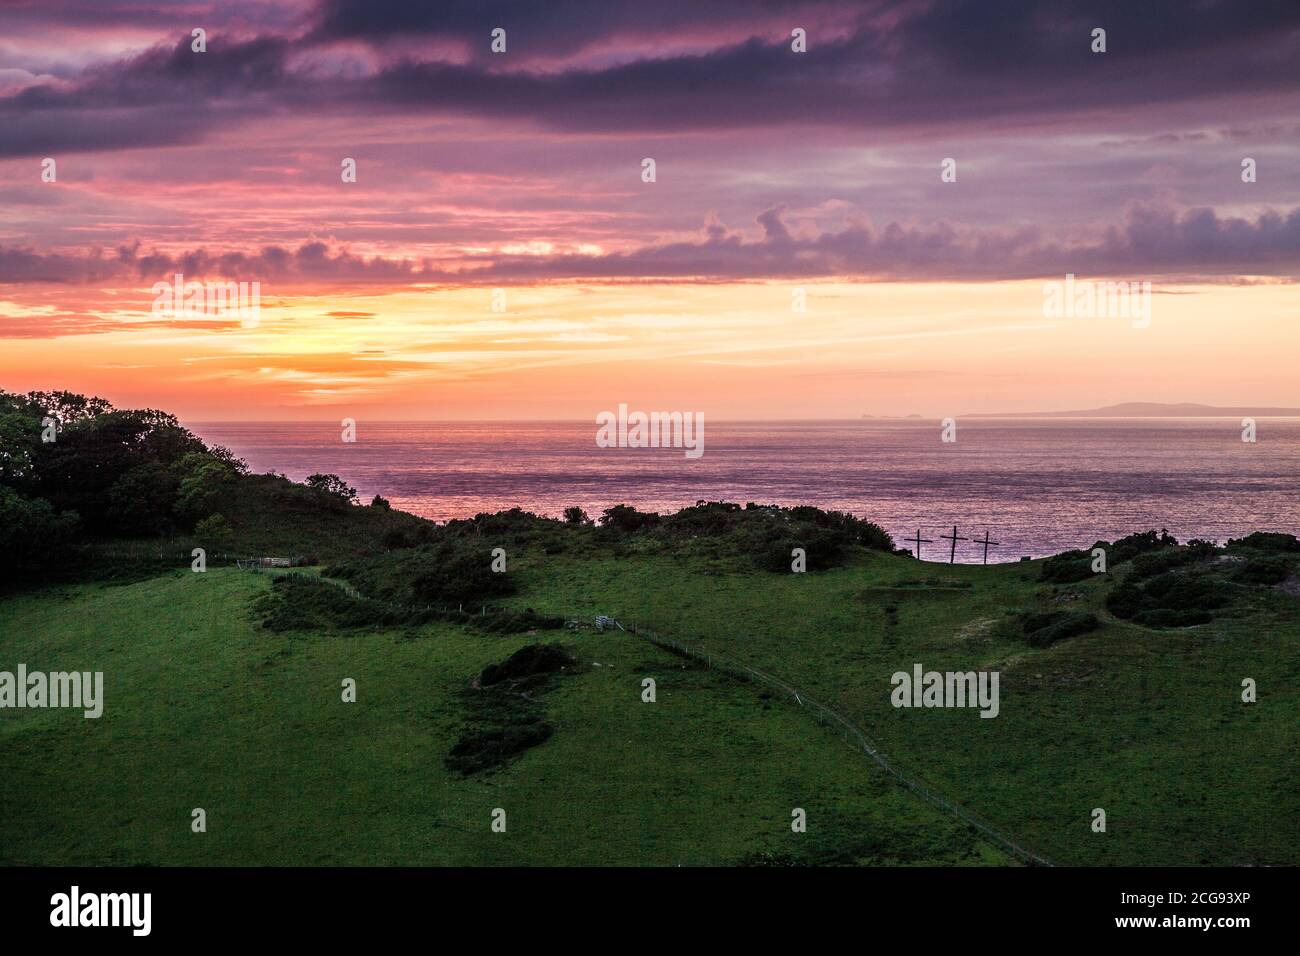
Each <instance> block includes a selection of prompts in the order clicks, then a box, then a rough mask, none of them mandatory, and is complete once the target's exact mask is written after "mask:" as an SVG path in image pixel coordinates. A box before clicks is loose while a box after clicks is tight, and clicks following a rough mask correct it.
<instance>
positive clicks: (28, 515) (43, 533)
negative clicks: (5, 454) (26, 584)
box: [0, 485, 77, 576]
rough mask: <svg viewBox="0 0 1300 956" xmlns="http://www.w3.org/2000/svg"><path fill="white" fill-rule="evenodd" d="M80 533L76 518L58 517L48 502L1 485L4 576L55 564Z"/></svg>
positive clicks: (1, 567)
mask: <svg viewBox="0 0 1300 956" xmlns="http://www.w3.org/2000/svg"><path fill="white" fill-rule="evenodd" d="M76 532H77V516H76V515H75V514H69V513H67V512H65V513H63V514H58V513H57V512H56V511H55V510H54V507H53V506H52V505H51V504H50V503H49V502H48V501H44V500H42V499H40V498H24V497H22V496H21V495H19V494H18V493H17V492H16V491H14V490H13V489H12V488H6V487H4V486H3V485H0V572H3V573H4V574H5V575H6V576H7V575H8V574H10V573H12V572H14V571H18V572H23V571H27V570H31V569H33V568H37V567H41V566H49V565H51V564H54V563H55V562H56V561H58V560H60V559H61V558H62V557H63V552H64V550H65V548H66V547H67V545H69V544H70V543H71V542H72V540H73V538H74V536H75V535H76Z"/></svg>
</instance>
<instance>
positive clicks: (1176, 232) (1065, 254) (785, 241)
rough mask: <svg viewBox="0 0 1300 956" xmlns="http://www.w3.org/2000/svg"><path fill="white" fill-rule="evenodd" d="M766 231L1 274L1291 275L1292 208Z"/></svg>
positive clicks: (8, 254)
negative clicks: (1070, 228) (451, 261)
mask: <svg viewBox="0 0 1300 956" xmlns="http://www.w3.org/2000/svg"><path fill="white" fill-rule="evenodd" d="M756 222H757V224H758V225H759V226H760V227H761V230H762V236H761V237H760V238H755V239H747V238H746V237H745V236H743V235H742V234H741V233H738V232H732V231H730V230H728V229H726V228H725V227H723V226H721V225H720V224H718V223H716V222H713V223H709V224H708V225H706V227H705V229H704V234H703V236H702V238H700V239H699V240H696V241H689V242H673V243H665V244H655V245H647V246H644V247H642V248H639V249H635V250H633V251H630V252H626V253H612V254H606V255H577V254H573V255H545V256H542V255H533V256H523V255H514V256H511V255H496V256H492V255H473V256H464V257H461V258H460V259H459V260H458V269H457V270H456V271H451V270H447V269H445V268H441V267H439V266H436V265H433V264H431V263H429V262H426V261H418V260H411V259H396V258H383V257H363V256H357V255H354V254H352V253H351V252H349V251H348V250H347V249H346V248H338V247H331V246H330V245H327V244H326V243H323V242H319V241H312V242H307V243H304V244H302V245H301V246H299V247H297V248H296V249H286V248H284V247H281V246H267V247H264V248H263V249H262V250H260V251H259V252H257V253H253V254H245V253H224V254H209V253H208V252H206V251H204V250H201V249H200V250H195V251H192V252H188V253H184V254H181V255H159V254H142V253H141V252H140V250H139V247H138V246H124V247H121V248H119V249H117V250H115V251H114V252H112V253H102V252H101V253H96V254H93V255H83V256H78V255H69V254H60V253H50V254H41V253H37V252H34V251H32V250H28V249H18V248H11V249H5V248H0V283H27V282H66V283H84V282H98V281H105V280H107V279H109V278H125V279H138V280H140V281H142V282H150V283H152V282H154V281H158V280H160V279H161V280H169V279H170V278H171V276H172V274H173V273H175V272H181V273H183V274H184V275H185V276H186V278H187V279H200V280H201V279H204V278H214V277H217V276H221V277H224V278H236V279H240V280H246V281H253V280H257V281H274V280H281V281H292V280H300V279H310V280H312V281H314V282H320V283H337V284H340V285H349V284H357V285H365V284H373V283H378V284H383V285H403V284H414V283H449V282H456V283H480V284H488V283H503V284H504V283H511V282H520V283H528V282H545V281H555V280H568V279H633V280H636V279H640V280H676V279H683V280H684V279H704V280H710V281H736V280H751V279H816V278H831V277H851V278H863V279H890V280H917V281H925V280H930V281H949V280H951V281H959V280H976V281H978V280H989V279H1030V278H1041V277H1049V276H1060V275H1063V274H1065V273H1067V272H1074V273H1077V274H1080V275H1097V276H1129V277H1134V276H1137V277H1143V278H1151V277H1158V276H1166V275H1187V274H1199V275H1203V276H1206V277H1217V276H1227V275H1271V276H1278V277H1284V278H1291V279H1296V278H1300V209H1296V210H1292V211H1291V212H1290V213H1287V214H1281V213H1276V212H1267V213H1264V214H1262V215H1260V216H1259V217H1257V218H1256V219H1254V220H1248V219H1241V218H1235V217H1219V216H1217V215H1216V214H1215V213H1214V211H1213V210H1210V209H1192V210H1187V211H1185V212H1182V213H1180V212H1178V211H1175V210H1172V209H1167V208H1162V207H1155V206H1146V205H1136V206H1134V207H1132V208H1131V209H1130V210H1129V212H1128V215H1127V217H1126V219H1125V221H1124V222H1123V223H1121V224H1118V225H1116V226H1114V227H1112V228H1110V229H1108V230H1106V232H1105V234H1104V236H1103V237H1102V238H1101V239H1100V240H1096V241H1082V242H1080V241H1073V242H1069V241H1062V240H1058V239H1056V238H1053V237H1051V236H1049V235H1045V234H1044V232H1043V231H1042V230H1041V229H1039V228H1023V229H1015V230H991V229H990V230H979V229H968V228H958V227H956V226H953V225H951V224H948V223H943V222H940V223H934V224H930V225H925V226H906V225H902V224H900V223H889V224H888V225H886V226H885V227H883V228H880V229H875V228H873V227H871V226H869V225H866V224H863V223H854V224H851V225H849V226H846V227H845V228H843V229H840V230H834V231H824V232H819V233H813V234H810V235H802V236H795V235H792V234H791V232H790V231H789V229H788V228H787V227H786V225H785V223H784V222H783V221H782V219H781V212H780V210H779V209H768V210H765V211H763V212H761V213H760V214H759V215H758V216H757V218H756Z"/></svg>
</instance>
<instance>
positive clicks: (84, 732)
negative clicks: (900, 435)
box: [0, 563, 1009, 865]
mask: <svg viewBox="0 0 1300 956" xmlns="http://www.w3.org/2000/svg"><path fill="white" fill-rule="evenodd" d="M559 570H560V572H561V577H562V582H563V586H562V587H560V588H559V589H557V590H556V591H555V592H554V602H555V605H556V607H557V608H558V607H559V606H560V605H561V604H566V602H569V601H572V602H573V603H572V605H568V604H566V607H565V610H573V611H579V610H583V611H594V610H595V609H596V608H597V607H600V608H601V609H606V610H608V609H611V608H608V607H607V606H606V605H607V603H608V602H607V600H606V599H602V598H601V597H600V593H601V592H599V591H593V592H591V593H590V594H586V592H587V589H588V583H586V582H583V581H582V580H580V579H581V577H582V575H583V574H584V573H586V572H583V571H582V570H581V569H580V568H579V567H570V566H564V565H560V566H559ZM670 571H671V569H670V568H663V567H655V566H647V567H645V568H638V569H634V570H630V571H629V570H628V569H626V568H620V567H619V566H618V565H617V563H610V564H607V565H602V566H600V567H592V568H590V569H589V573H590V574H591V575H594V576H595V577H596V578H597V579H599V582H600V586H601V587H603V588H605V589H606V591H605V592H604V593H606V594H607V593H609V590H608V589H611V588H616V587H618V586H620V585H619V580H620V577H619V576H620V574H625V575H629V578H628V579H629V580H634V581H647V580H651V579H653V578H654V576H656V575H659V574H664V573H669V572H670ZM528 573H529V574H530V575H533V576H537V575H541V574H542V573H543V569H542V568H541V567H540V566H534V567H533V568H532V569H531V570H530V571H529V572H528ZM591 583H594V582H591ZM269 586H270V582H269V579H268V578H267V577H264V576H259V575H251V574H246V573H241V572H238V571H235V570H230V569H219V568H213V569H211V570H209V571H208V572H207V573H205V574H193V573H189V572H188V571H176V572H172V573H169V574H165V575H161V576H157V577H153V578H150V579H148V580H144V581H136V582H133V583H127V584H121V585H112V586H109V585H103V584H87V585H75V586H73V585H70V586H65V587H62V588H53V589H47V590H43V591H38V592H34V593H27V594H23V595H15V596H9V597H7V598H5V599H3V600H0V669H13V668H14V667H15V666H16V665H17V663H19V662H23V663H25V664H27V666H28V668H29V669H31V670H38V669H39V670H46V671H51V670H63V669H77V670H101V671H103V672H104V674H105V698H106V703H105V710H104V715H103V717H101V718H100V719H98V720H87V719H84V718H83V717H82V716H81V713H80V712H79V711H72V710H7V711H5V712H4V714H3V717H0V764H2V766H3V772H2V773H0V862H3V863H5V864H10V865H15V864H18V865H28V864H37V865H54V864H114V865H132V864H145V863H152V864H198V865H202V864H236V865H240V864H290V865H296V864H303V865H312V864H345V865H347V864H487V865H531V864H584V863H589V864H627V865H641V864H660V865H668V864H688V865H690V864H731V863H738V862H753V861H768V862H794V863H875V864H962V865H965V864H1000V863H1006V862H1009V860H1008V858H1007V857H1006V856H1004V855H1003V854H1002V853H1001V852H999V851H998V850H996V849H994V848H993V847H991V846H990V845H989V844H988V843H986V842H985V841H983V840H982V839H979V838H977V836H976V835H975V834H974V833H973V832H972V831H971V830H970V829H969V828H967V827H964V826H961V825H959V824H957V823H955V822H954V821H953V820H952V819H951V818H949V817H947V816H944V815H942V814H940V813H939V812H938V811H936V810H935V809H933V808H932V807H930V806H929V805H928V804H926V803H924V802H922V801H920V800H918V799H917V798H915V797H914V796H912V795H910V794H909V793H907V791H905V790H904V789H902V788H901V787H898V786H897V785H894V784H892V783H891V782H889V781H888V779H887V778H886V777H885V775H884V774H882V773H881V772H879V771H878V770H877V769H875V768H874V766H873V765H872V764H870V763H869V762H868V761H866V760H864V759H862V758H861V757H859V756H858V755H855V754H854V752H853V751H852V750H851V749H849V748H848V747H847V746H846V745H845V744H844V743H843V741H842V740H841V739H840V738H839V737H838V736H836V735H835V734H833V733H831V732H830V731H828V730H825V729H823V728H822V727H820V726H819V725H817V724H816V723H814V722H812V721H810V720H809V719H808V718H807V716H806V715H805V714H804V713H802V712H801V711H800V710H799V709H798V708H797V707H794V706H791V705H789V704H787V703H785V702H782V701H779V700H774V699H770V698H768V699H765V697H764V696H763V694H762V693H761V691H759V690H758V689H756V688H754V687H752V686H749V685H746V684H743V683H740V682H737V681H735V680H733V679H730V678H728V677H726V676H724V675H722V674H719V673H716V672H711V671H708V670H705V669H702V668H699V667H698V666H695V665H691V664H689V663H688V662H684V661H683V660H681V659H680V658H677V657H674V656H671V655H668V654H666V653H664V652H662V651H659V650H657V649H655V648H653V647H651V646H650V645H648V644H646V643H645V642H644V641H642V640H640V639H638V638H635V637H633V636H630V635H627V634H622V633H614V634H601V635H597V634H595V633H590V632H581V633H572V632H566V631H563V630H560V631H551V632H543V633H542V634H540V635H536V636H531V635H525V634H515V635H504V636H502V635H490V634H483V633H478V632H475V631H472V630H470V629H468V628H465V627H461V626H456V625H449V624H428V625H422V626H420V627H418V628H402V629H398V630H392V631H382V630H376V631H370V630H359V631H349V632H311V633H301V632H299V633H294V632H287V633H278V632H272V631H268V630H265V629H263V628H261V627H259V626H258V621H257V620H256V619H255V617H254V615H253V613H252V611H251V610H250V608H251V606H252V604H253V602H254V599H255V598H256V597H257V596H258V595H260V594H263V593H264V592H265V591H266V590H267V588H268V587H269ZM692 593H694V592H692ZM583 594H586V598H583V599H580V595H583ZM531 600H532V603H534V604H537V603H539V601H538V600H537V598H536V596H534V597H533V598H532V599H531ZM760 610H761V609H760V608H758V607H755V608H753V609H752V611H753V613H756V614H757V613H759V612H760ZM746 613H747V614H748V613H749V611H747V612H746ZM538 640H545V641H559V642H562V643H563V644H564V645H565V646H567V647H569V648H570V649H571V650H572V652H573V653H574V655H575V656H576V657H577V658H578V660H579V661H580V664H581V666H580V667H579V668H578V672H577V673H574V674H570V675H565V676H563V677H559V678H557V679H556V681H555V683H554V686H553V687H552V688H551V689H550V690H549V691H547V692H546V693H545V694H544V695H543V696H542V698H541V703H542V706H543V707H544V708H545V710H546V712H547V715H548V719H549V720H550V722H551V723H552V724H553V725H554V727H555V732H554V734H553V735H552V736H551V737H550V738H549V739H548V740H547V741H546V742H545V743H543V744H542V745H540V746H537V747H534V748H533V749H531V750H528V751H526V752H525V753H523V754H522V756H520V757H519V758H518V759H516V760H514V761H513V762H511V763H509V764H508V765H506V766H505V767H504V768H503V769H501V770H498V771H494V772H489V773H485V774H476V775H473V776H469V777H465V776H462V775H460V774H458V773H454V772H452V771H451V770H449V769H448V768H447V767H446V765H445V762H444V761H445V758H446V756H447V753H448V750H449V749H450V747H451V745H452V743H453V742H454V741H455V740H456V738H457V736H458V734H459V732H460V729H461V727H462V725H463V723H464V721H465V719H466V715H467V700H468V696H467V695H470V694H473V693H474V692H473V691H471V690H468V688H469V685H470V682H471V680H472V679H473V678H475V677H476V676H477V675H478V673H479V672H480V671H481V670H482V669H483V668H484V667H485V666H486V665H488V664H490V663H492V662H496V661H500V660H502V659H504V658H505V657H507V656H508V655H510V654H511V653H512V652H514V651H515V650H517V649H518V648H520V647H522V646H523V645H525V644H528V643H531V642H535V641H538ZM848 643H849V642H847V641H845V642H844V646H845V647H846V648H847V646H848ZM836 653H837V654H839V653H840V652H839V651H838V650H837V651H836ZM791 669H792V670H797V669H794V668H791ZM647 676H652V677H654V678H655V679H656V681H657V685H658V688H657V689H658V695H657V701H656V702H655V703H653V704H647V703H643V702H642V701H641V681H642V679H643V678H644V677H647ZM345 677H351V678H353V679H355V680H356V682H357V702H356V703H351V704H349V703H344V702H343V701H342V700H341V681H342V680H343V679H344V678H345ZM195 807H202V808H203V809H204V810H205V811H206V814H207V832H206V833H193V832H191V811H192V809H193V808H195ZM497 807H500V808H503V809H505V810H506V821H507V828H506V832H505V833H503V834H502V833H493V832H491V830H490V826H489V824H490V822H491V813H492V811H493V809H494V808H497ZM795 807H801V808H803V809H805V810H806V811H807V814H808V830H807V833H803V834H795V833H792V831H791V826H790V821H791V810H792V809H793V808H795Z"/></svg>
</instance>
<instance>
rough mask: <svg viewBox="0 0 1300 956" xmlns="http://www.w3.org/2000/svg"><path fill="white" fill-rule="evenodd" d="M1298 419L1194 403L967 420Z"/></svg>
mask: <svg viewBox="0 0 1300 956" xmlns="http://www.w3.org/2000/svg"><path fill="white" fill-rule="evenodd" d="M1240 415H1246V416H1252V417H1290V416H1300V408H1273V407H1265V406H1259V405H1201V404H1199V403H1197V402H1121V403H1120V404H1118V405H1106V406H1104V407H1102V408H1091V409H1084V410H1075V411H1068V412H997V413H988V414H979V415H968V416H966V417H968V418H1215V417H1221V416H1231V417H1234V418H1235V417H1237V416H1240Z"/></svg>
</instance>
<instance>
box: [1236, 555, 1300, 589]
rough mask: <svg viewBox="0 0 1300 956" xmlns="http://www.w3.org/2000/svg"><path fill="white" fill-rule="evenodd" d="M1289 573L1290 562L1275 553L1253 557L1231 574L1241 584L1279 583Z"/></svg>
mask: <svg viewBox="0 0 1300 956" xmlns="http://www.w3.org/2000/svg"><path fill="white" fill-rule="evenodd" d="M1290 573H1291V564H1290V562H1288V561H1287V560H1286V559H1285V558H1280V557H1277V556H1276V555H1267V556H1264V557H1254V558H1251V559H1250V560H1249V561H1247V562H1246V563H1245V565H1243V566H1242V567H1241V568H1239V569H1238V570H1237V573H1236V574H1234V575H1233V578H1234V579H1235V580H1237V581H1240V582H1241V583H1243V584H1281V583H1282V582H1283V581H1285V580H1286V579H1287V576H1288V575H1289V574H1290Z"/></svg>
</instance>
